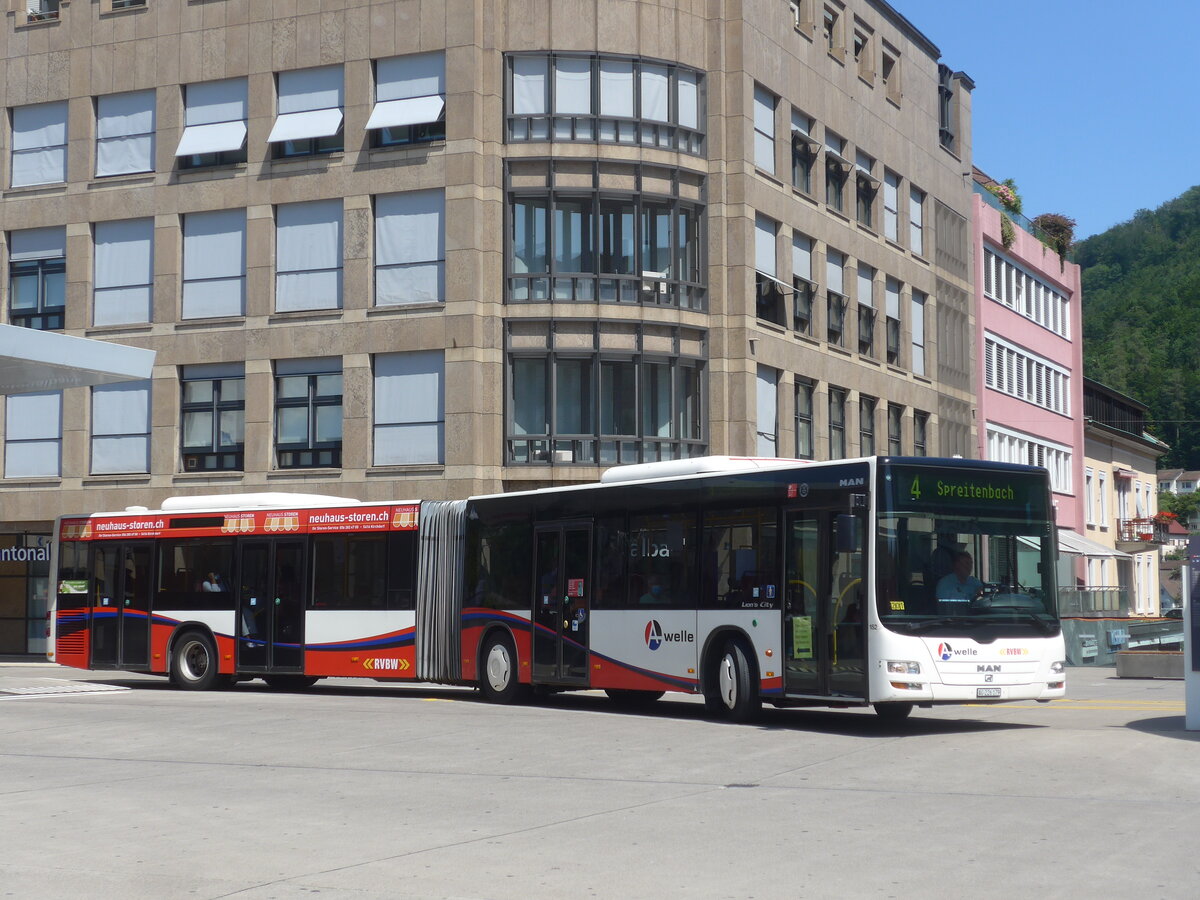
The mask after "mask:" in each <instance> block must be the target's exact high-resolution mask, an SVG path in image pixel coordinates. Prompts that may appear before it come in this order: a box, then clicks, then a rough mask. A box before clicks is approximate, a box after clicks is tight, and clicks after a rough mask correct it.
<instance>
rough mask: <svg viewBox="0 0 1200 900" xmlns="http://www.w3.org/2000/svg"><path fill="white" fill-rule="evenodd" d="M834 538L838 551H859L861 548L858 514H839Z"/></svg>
mask: <svg viewBox="0 0 1200 900" xmlns="http://www.w3.org/2000/svg"><path fill="white" fill-rule="evenodd" d="M834 539H835V543H836V545H837V552H838V553H857V552H858V551H859V550H861V549H862V541H861V540H860V539H859V526H858V516H849V515H840V516H838V517H837V521H836V523H835V524H834Z"/></svg>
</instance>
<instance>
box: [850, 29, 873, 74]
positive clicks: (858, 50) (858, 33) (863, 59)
mask: <svg viewBox="0 0 1200 900" xmlns="http://www.w3.org/2000/svg"><path fill="white" fill-rule="evenodd" d="M871 37H872V35H871V33H870V32H869V31H867V30H866V29H865V28H855V29H854V65H855V67H856V68H857V69H858V75H859V77H860V78H862V79H863V80H865V81H874V78H875V59H874V56H875V53H874V49H873V47H872V41H871Z"/></svg>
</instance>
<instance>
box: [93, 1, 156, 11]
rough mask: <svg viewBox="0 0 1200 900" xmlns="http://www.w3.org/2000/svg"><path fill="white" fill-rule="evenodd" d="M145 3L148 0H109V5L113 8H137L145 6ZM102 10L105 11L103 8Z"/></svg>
mask: <svg viewBox="0 0 1200 900" xmlns="http://www.w3.org/2000/svg"><path fill="white" fill-rule="evenodd" d="M145 5H146V0H109V6H110V7H111V8H112V9H113V10H118V9H137V8H138V7H144V6H145ZM101 11H102V12H103V11H104V9H103V8H101Z"/></svg>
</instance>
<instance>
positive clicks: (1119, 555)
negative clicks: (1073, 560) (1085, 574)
mask: <svg viewBox="0 0 1200 900" xmlns="http://www.w3.org/2000/svg"><path fill="white" fill-rule="evenodd" d="M1058 552H1059V553H1070V554H1072V555H1074V556H1087V557H1090V558H1093V559H1130V558H1131V557H1130V555H1129V554H1128V553H1123V552H1121V551H1120V550H1114V549H1113V548H1112V547H1105V546H1104V545H1103V544H1101V543H1100V542H1099V541H1093V540H1092V539H1091V538H1085V537H1084V536H1083V535H1081V534H1076V533H1075V532H1074V531H1067V530H1066V529H1065V528H1060V529H1059V530H1058Z"/></svg>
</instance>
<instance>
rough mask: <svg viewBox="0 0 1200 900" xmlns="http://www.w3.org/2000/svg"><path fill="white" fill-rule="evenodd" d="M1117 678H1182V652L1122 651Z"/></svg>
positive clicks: (1118, 655)
mask: <svg viewBox="0 0 1200 900" xmlns="http://www.w3.org/2000/svg"><path fill="white" fill-rule="evenodd" d="M1117 677H1118V678H1180V679H1182V678H1183V651H1182V650H1122V651H1121V652H1120V653H1118V654H1117Z"/></svg>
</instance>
